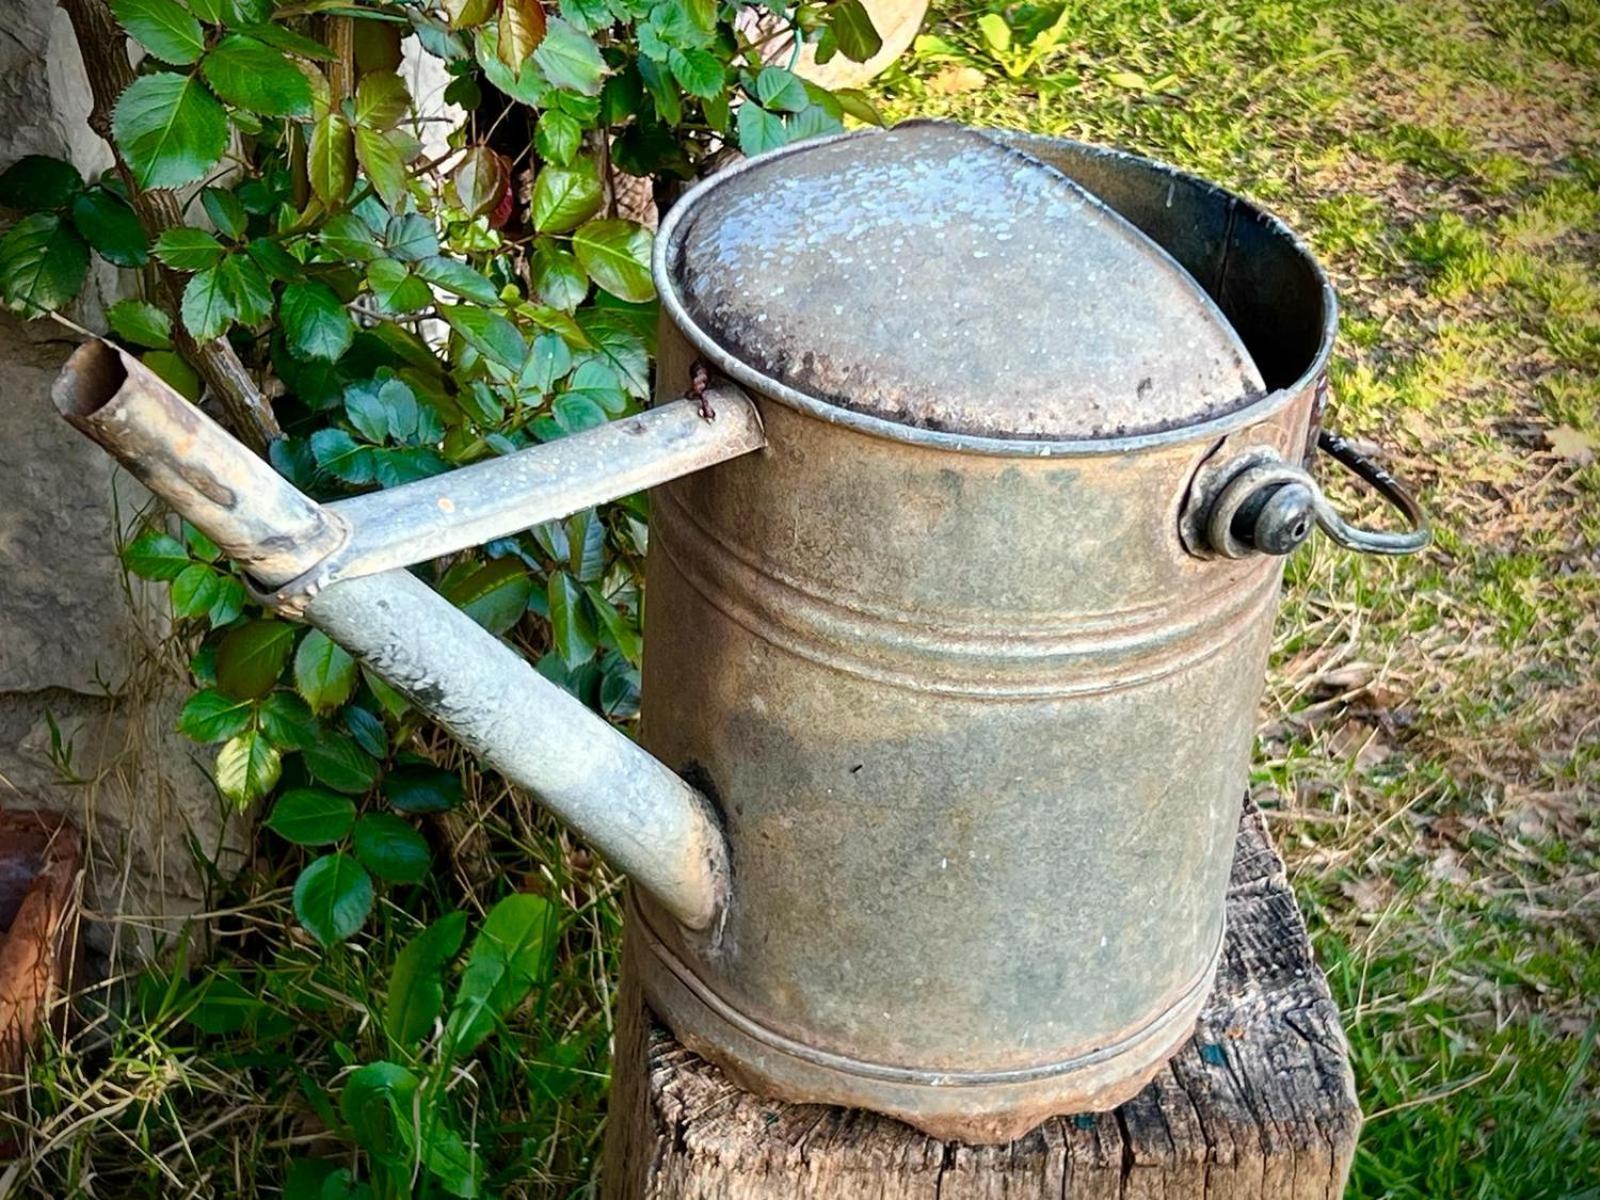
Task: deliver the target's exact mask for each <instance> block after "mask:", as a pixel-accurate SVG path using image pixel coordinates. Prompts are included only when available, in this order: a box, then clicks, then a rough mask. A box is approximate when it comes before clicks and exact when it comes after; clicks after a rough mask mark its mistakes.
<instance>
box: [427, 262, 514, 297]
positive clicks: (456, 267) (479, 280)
mask: <svg viewBox="0 0 1600 1200" xmlns="http://www.w3.org/2000/svg"><path fill="white" fill-rule="evenodd" d="M416 270H417V274H418V275H419V276H420V277H421V278H423V279H425V280H427V281H428V282H429V283H431V284H433V285H434V286H435V287H440V288H443V289H444V290H445V291H447V292H453V293H454V294H455V295H457V296H460V297H461V298H462V299H463V300H471V301H472V302H473V303H475V304H483V305H492V304H495V303H497V302H498V301H499V299H500V293H499V292H498V291H497V290H496V289H495V286H494V284H492V283H490V282H489V281H488V280H487V279H485V278H484V277H483V276H482V275H480V274H478V272H476V271H474V270H473V269H472V268H471V267H469V266H467V264H466V263H463V262H457V261H456V260H455V259H453V258H439V257H435V258H425V259H423V260H422V261H421V262H419V263H418V264H417V268H416Z"/></svg>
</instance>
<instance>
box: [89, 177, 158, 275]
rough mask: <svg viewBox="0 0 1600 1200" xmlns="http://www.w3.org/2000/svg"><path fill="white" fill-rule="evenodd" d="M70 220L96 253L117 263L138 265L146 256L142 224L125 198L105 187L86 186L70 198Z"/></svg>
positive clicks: (146, 250)
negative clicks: (73, 198) (86, 189)
mask: <svg viewBox="0 0 1600 1200" xmlns="http://www.w3.org/2000/svg"><path fill="white" fill-rule="evenodd" d="M72 223H73V224H74V225H75V226H77V229H78V232H79V233H80V234H82V235H83V237H84V240H85V241H87V242H88V243H89V245H91V246H93V247H94V248H95V249H96V250H97V251H99V253H100V257H101V258H103V259H105V260H106V261H107V262H108V263H111V264H112V265H114V266H118V267H142V266H144V264H145V263H146V262H148V261H149V260H150V250H149V247H148V245H147V243H146V242H145V236H144V226H142V225H140V224H139V218H138V217H137V216H135V215H134V212H133V209H131V208H129V207H128V204H127V201H125V200H123V199H122V197H120V196H114V195H112V194H111V193H110V192H108V191H106V190H105V188H100V187H97V188H90V189H89V190H88V191H87V192H84V193H83V194H82V195H80V196H79V197H78V198H77V199H76V200H74V201H73V202H72Z"/></svg>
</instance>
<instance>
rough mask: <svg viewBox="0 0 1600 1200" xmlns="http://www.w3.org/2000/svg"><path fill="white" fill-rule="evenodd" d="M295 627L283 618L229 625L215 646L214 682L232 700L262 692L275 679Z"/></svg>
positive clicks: (280, 670) (272, 683)
mask: <svg viewBox="0 0 1600 1200" xmlns="http://www.w3.org/2000/svg"><path fill="white" fill-rule="evenodd" d="M294 635H295V629H294V626H293V625H289V624H286V623H285V622H283V621H272V620H256V621H250V622H249V623H247V624H244V625H241V626H239V627H238V628H237V629H230V630H229V631H228V633H227V635H226V636H225V637H224V638H223V639H222V642H221V644H220V645H218V646H217V686H218V687H220V688H221V689H222V690H223V691H224V692H226V693H227V694H228V695H230V696H232V697H233V698H234V699H236V700H254V699H255V698H256V697H258V696H265V695H266V694H267V693H268V692H270V691H271V690H272V687H273V685H274V684H276V683H277V682H278V676H279V675H281V674H282V673H283V667H284V664H285V663H287V662H288V661H289V651H290V650H291V649H292V648H293V646H294Z"/></svg>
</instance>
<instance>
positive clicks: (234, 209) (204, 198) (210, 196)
mask: <svg viewBox="0 0 1600 1200" xmlns="http://www.w3.org/2000/svg"><path fill="white" fill-rule="evenodd" d="M200 204H201V206H202V207H203V208H204V209H205V210H206V215H207V216H208V217H210V218H211V223H212V224H213V225H215V226H216V227H217V232H218V233H220V234H222V236H223V237H227V238H233V239H234V240H238V239H239V238H242V237H243V236H244V231H245V225H246V224H247V222H248V221H249V217H248V216H247V215H246V213H245V211H244V205H243V204H242V203H241V202H240V200H239V197H238V196H236V195H234V194H233V193H232V192H228V191H224V190H223V189H222V188H216V187H208V188H203V189H202V190H201V192H200Z"/></svg>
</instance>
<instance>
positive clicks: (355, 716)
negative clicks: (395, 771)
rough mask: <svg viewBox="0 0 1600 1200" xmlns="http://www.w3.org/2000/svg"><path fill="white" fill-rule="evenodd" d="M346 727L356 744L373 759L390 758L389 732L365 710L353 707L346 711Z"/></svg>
mask: <svg viewBox="0 0 1600 1200" xmlns="http://www.w3.org/2000/svg"><path fill="white" fill-rule="evenodd" d="M344 727H345V728H346V729H348V730H349V731H350V736H351V737H352V738H354V739H355V741H356V744H357V745H358V746H360V747H361V748H362V749H363V750H365V751H366V752H367V753H368V754H370V755H372V757H373V758H379V759H381V758H387V757H388V756H389V731H388V730H387V729H385V728H384V725H383V722H382V721H380V720H379V719H378V718H377V717H375V716H373V715H372V714H371V713H370V712H368V711H367V710H366V709H364V708H360V707H357V706H356V705H353V704H352V705H351V706H350V707H349V708H347V709H345V710H344Z"/></svg>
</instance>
